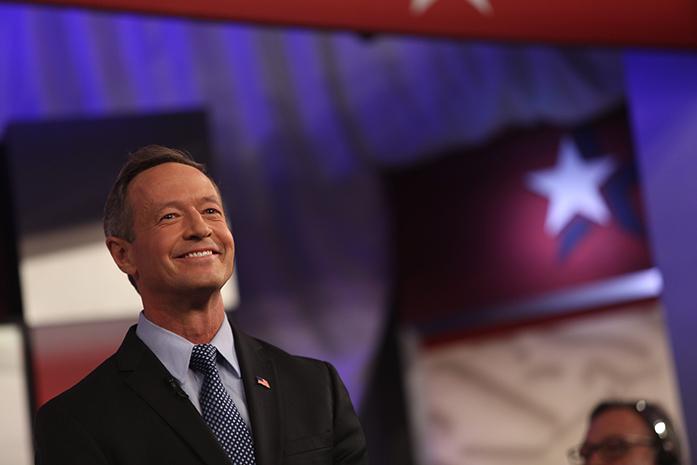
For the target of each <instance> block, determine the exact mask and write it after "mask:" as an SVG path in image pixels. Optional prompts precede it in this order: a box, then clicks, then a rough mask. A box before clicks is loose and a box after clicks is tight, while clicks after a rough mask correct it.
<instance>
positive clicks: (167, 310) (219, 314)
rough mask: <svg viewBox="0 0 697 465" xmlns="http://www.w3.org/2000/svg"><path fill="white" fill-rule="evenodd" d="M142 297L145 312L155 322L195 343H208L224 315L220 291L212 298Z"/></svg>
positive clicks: (218, 327)
mask: <svg viewBox="0 0 697 465" xmlns="http://www.w3.org/2000/svg"><path fill="white" fill-rule="evenodd" d="M141 297H142V298H143V313H144V314H145V317H146V318H147V319H148V320H150V321H152V322H153V323H155V324H156V325H158V326H160V327H162V328H165V329H167V330H169V331H172V332H173V333H175V334H178V335H180V336H181V337H183V338H185V339H187V340H188V341H190V342H191V343H193V344H207V343H209V342H210V341H211V340H212V339H213V337H214V336H215V334H216V333H217V332H218V329H220V325H221V324H222V323H223V320H224V319H225V307H224V305H223V299H222V297H221V295H220V292H216V293H215V294H213V295H211V296H210V298H209V299H203V300H200V299H199V300H197V301H186V299H171V300H170V299H167V300H165V301H163V300H161V299H153V298H147V297H145V296H141Z"/></svg>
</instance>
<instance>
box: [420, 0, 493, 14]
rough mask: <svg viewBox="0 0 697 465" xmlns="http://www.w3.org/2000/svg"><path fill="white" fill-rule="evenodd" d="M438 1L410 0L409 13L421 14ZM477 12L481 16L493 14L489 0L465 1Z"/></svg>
mask: <svg viewBox="0 0 697 465" xmlns="http://www.w3.org/2000/svg"><path fill="white" fill-rule="evenodd" d="M437 1H438V0H411V12H412V13H414V14H417V15H420V14H423V13H424V11H426V10H428V9H429V8H430V7H431V5H433V4H434V3H436V2H437ZM467 3H469V4H470V5H472V6H473V7H474V8H475V9H476V10H477V11H478V12H480V13H481V14H483V15H490V14H492V13H493V12H494V8H493V7H492V6H491V3H490V2H489V0H467Z"/></svg>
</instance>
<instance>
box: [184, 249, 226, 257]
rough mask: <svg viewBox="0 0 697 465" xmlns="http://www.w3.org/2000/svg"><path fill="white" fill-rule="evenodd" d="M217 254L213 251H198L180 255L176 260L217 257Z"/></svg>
mask: <svg viewBox="0 0 697 465" xmlns="http://www.w3.org/2000/svg"><path fill="white" fill-rule="evenodd" d="M217 254H218V252H215V251H213V250H199V251H197V252H189V253H186V254H184V255H181V256H179V257H177V258H201V257H210V256H211V255H217Z"/></svg>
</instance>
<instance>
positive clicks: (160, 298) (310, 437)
mask: <svg viewBox="0 0 697 465" xmlns="http://www.w3.org/2000/svg"><path fill="white" fill-rule="evenodd" d="M104 233H105V236H106V245H107V248H108V249H109V252H110V253H111V256H112V258H113V259H114V262H115V263H116V265H117V266H118V267H119V269H120V270H121V271H123V272H124V273H125V274H126V275H127V276H128V279H129V281H130V282H131V284H133V286H134V287H135V289H136V291H137V292H138V294H139V295H140V298H141V300H142V303H143V311H142V312H141V313H140V316H139V319H138V324H137V325H135V326H132V327H131V328H130V330H129V331H128V333H127V334H126V337H125V339H124V341H123V343H122V344H121V347H120V348H119V349H118V351H117V352H116V353H115V354H114V355H112V356H111V357H110V358H108V359H107V360H106V361H105V362H104V363H102V364H101V365H100V366H99V367H97V368H96V369H95V370H94V371H92V373H90V374H89V375H88V376H87V377H86V378H85V379H83V380H82V381H80V382H79V383H78V384H77V385H75V386H74V387H72V388H71V389H69V390H68V391H66V392H64V393H63V394H61V395H59V396H57V397H56V398H54V399H52V400H51V401H49V402H47V403H46V404H45V405H44V406H43V407H42V408H41V409H40V410H39V411H38V413H37V416H36V422H35V431H36V454H35V457H36V463H37V464H41V465H51V464H56V465H69V464H74V465H87V464H90V465H106V464H121V465H150V464H152V465H154V464H167V465H194V464H207V465H216V464H217V465H226V464H227V465H229V464H231V463H232V464H234V465H282V464H285V465H293V464H295V465H301V464H310V463H312V464H315V465H337V464H343V465H365V464H366V463H367V458H366V447H365V438H364V435H363V431H362V428H361V425H360V423H359V422H358V418H357V417H356V414H355V412H354V409H353V406H352V405H351V400H350V399H349V396H348V393H347V391H346V388H345V387H344V385H343V383H342V382H341V380H340V378H339V376H338V374H337V373H336V370H335V369H334V368H333V367H332V366H331V365H330V364H328V363H326V362H321V361H318V360H312V359H309V358H305V357H297V356H293V355H290V354H288V353H286V352H284V351H282V350H281V349H279V348H277V347H274V346H272V345H270V344H268V343H266V342H263V341H260V340H257V339H254V338H252V337H250V336H248V335H246V334H244V333H243V332H241V331H239V329H238V328H236V327H235V326H234V325H231V324H230V323H229V322H228V319H227V316H226V314H225V308H224V305H223V301H222V296H221V293H220V290H221V288H222V287H223V285H224V284H225V283H226V282H227V281H228V279H230V277H231V275H232V272H233V268H234V253H235V246H234V242H233V238H232V234H231V232H230V229H229V226H228V222H227V218H226V216H225V210H224V208H223V204H222V199H221V196H220V191H219V189H218V186H217V185H216V184H215V183H214V182H213V180H212V179H211V178H210V177H209V176H208V174H207V173H206V171H205V169H204V167H203V165H200V164H199V163H196V162H195V161H194V160H193V159H192V158H191V157H189V156H188V154H186V153H184V152H181V151H178V150H173V149H169V148H166V147H162V146H147V147H144V148H142V149H140V150H138V151H136V152H135V153H133V154H131V155H130V157H129V159H128V161H127V162H126V164H125V165H124V167H123V168H122V170H121V172H120V173H119V175H118V177H117V179H116V182H115V184H114V186H113V188H112V190H111V192H110V194H109V196H108V198H107V202H106V206H105V211H104ZM69 271H70V270H66V272H69Z"/></svg>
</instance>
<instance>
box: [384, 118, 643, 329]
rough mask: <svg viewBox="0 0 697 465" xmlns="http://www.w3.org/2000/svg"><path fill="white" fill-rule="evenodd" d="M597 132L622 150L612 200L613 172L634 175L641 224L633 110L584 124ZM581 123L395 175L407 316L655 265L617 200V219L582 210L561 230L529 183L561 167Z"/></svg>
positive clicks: (629, 201) (601, 147) (523, 133)
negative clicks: (567, 140) (566, 139)
mask: <svg viewBox="0 0 697 465" xmlns="http://www.w3.org/2000/svg"><path fill="white" fill-rule="evenodd" d="M589 128H590V129H589ZM589 131H590V133H592V134H593V137H592V139H593V141H594V143H595V144H596V146H597V147H596V148H597V150H598V151H599V153H597V155H601V154H613V155H614V157H613V158H614V159H615V160H617V162H618V163H619V165H618V166H619V168H618V169H617V171H616V172H615V173H614V174H613V175H612V176H611V177H610V178H609V180H608V181H607V183H606V184H605V185H604V186H603V188H602V189H601V192H602V193H603V196H604V197H605V198H606V199H607V198H610V197H611V196H610V195H609V193H608V192H607V191H608V187H609V185H610V183H611V182H612V181H613V177H622V176H624V178H630V179H631V178H632V174H634V177H633V182H631V183H627V184H626V186H625V188H624V189H623V190H622V195H621V197H622V198H623V201H624V202H625V206H626V207H627V209H630V208H631V210H633V212H634V214H635V215H636V219H637V220H638V222H639V224H638V226H639V228H641V219H642V211H643V209H642V207H641V202H640V199H639V186H638V183H637V180H636V176H635V169H634V162H633V149H632V144H631V136H630V131H629V127H628V123H627V120H626V115H625V114H624V112H621V111H620V112H615V113H613V114H612V115H609V116H606V117H604V118H601V119H598V120H596V121H593V122H591V123H590V124H589V125H588V126H587V127H586V129H584V130H582V131H580V132H583V133H585V134H588V132H589ZM578 132H579V131H578V130H573V128H559V127H553V126H542V127H537V128H531V129H521V130H513V131H510V132H508V133H506V134H503V135H501V136H499V137H498V138H497V139H496V140H494V141H493V142H491V143H489V144H487V145H485V146H483V147H480V148H477V149H470V150H461V151H454V152H453V153H451V154H446V155H444V156H443V157H441V158H438V159H436V160H435V161H433V162H431V163H429V164H427V165H424V166H421V167H417V168H410V169H408V170H403V171H398V172H394V173H392V174H391V175H388V177H387V185H388V194H389V197H390V203H391V204H392V206H393V207H392V208H393V211H394V218H393V228H394V231H395V235H396V237H397V241H396V243H397V245H396V252H395V256H396V257H398V262H397V264H396V267H397V270H398V276H399V277H398V284H397V291H396V292H397V299H398V306H399V308H400V312H401V314H402V316H403V317H405V318H406V319H407V321H413V322H428V321H434V320H440V319H441V318H448V317H449V316H451V315H454V314H457V313H458V312H462V311H475V310H481V309H486V308H493V307H497V306H500V305H508V304H510V303H512V302H516V301H520V300H525V299H531V298H535V297H539V296H542V295H545V294H547V293H549V292H553V291H561V290H564V289H568V288H570V287H574V286H578V285H584V284H588V283H593V282H599V281H602V280H604V279H607V278H610V277H615V276H622V275H624V274H627V273H631V272H634V271H639V270H644V269H647V268H650V267H651V264H652V259H651V256H650V253H649V249H648V244H647V241H646V237H645V235H643V234H642V232H641V231H638V232H637V231H634V232H632V231H628V230H627V228H626V227H625V226H624V225H621V224H620V223H619V222H618V220H617V218H618V216H619V212H616V211H613V205H612V204H610V205H609V208H610V210H611V212H612V220H610V221H609V222H608V223H607V224H597V223H594V222H590V221H588V220H585V219H583V218H580V217H576V218H575V219H573V220H572V221H571V223H569V225H567V226H566V227H565V228H564V230H562V232H561V234H559V235H558V236H552V235H549V234H547V233H546V232H545V231H544V224H545V218H546V214H547V209H548V205H549V201H548V199H547V198H545V197H543V196H540V195H538V194H536V193H534V192H532V191H531V190H530V189H529V188H528V187H527V186H526V184H525V178H526V175H527V174H529V173H530V172H532V171H537V170H541V169H548V168H551V167H553V166H554V165H555V164H556V162H557V155H558V148H559V141H560V139H561V137H562V136H564V135H567V134H577V133H578ZM624 178H622V179H624ZM615 181H617V178H616V179H615ZM614 185H617V182H615V184H614ZM620 185H622V184H621V183H620ZM608 203H610V202H608ZM575 229H578V230H580V231H581V233H580V235H579V236H578V237H579V238H578V239H577V240H571V243H572V244H573V245H572V246H571V247H570V248H569V252H568V254H567V255H566V256H563V254H562V253H561V251H562V249H563V242H564V241H566V240H569V235H573V232H572V231H573V230H575Z"/></svg>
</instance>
